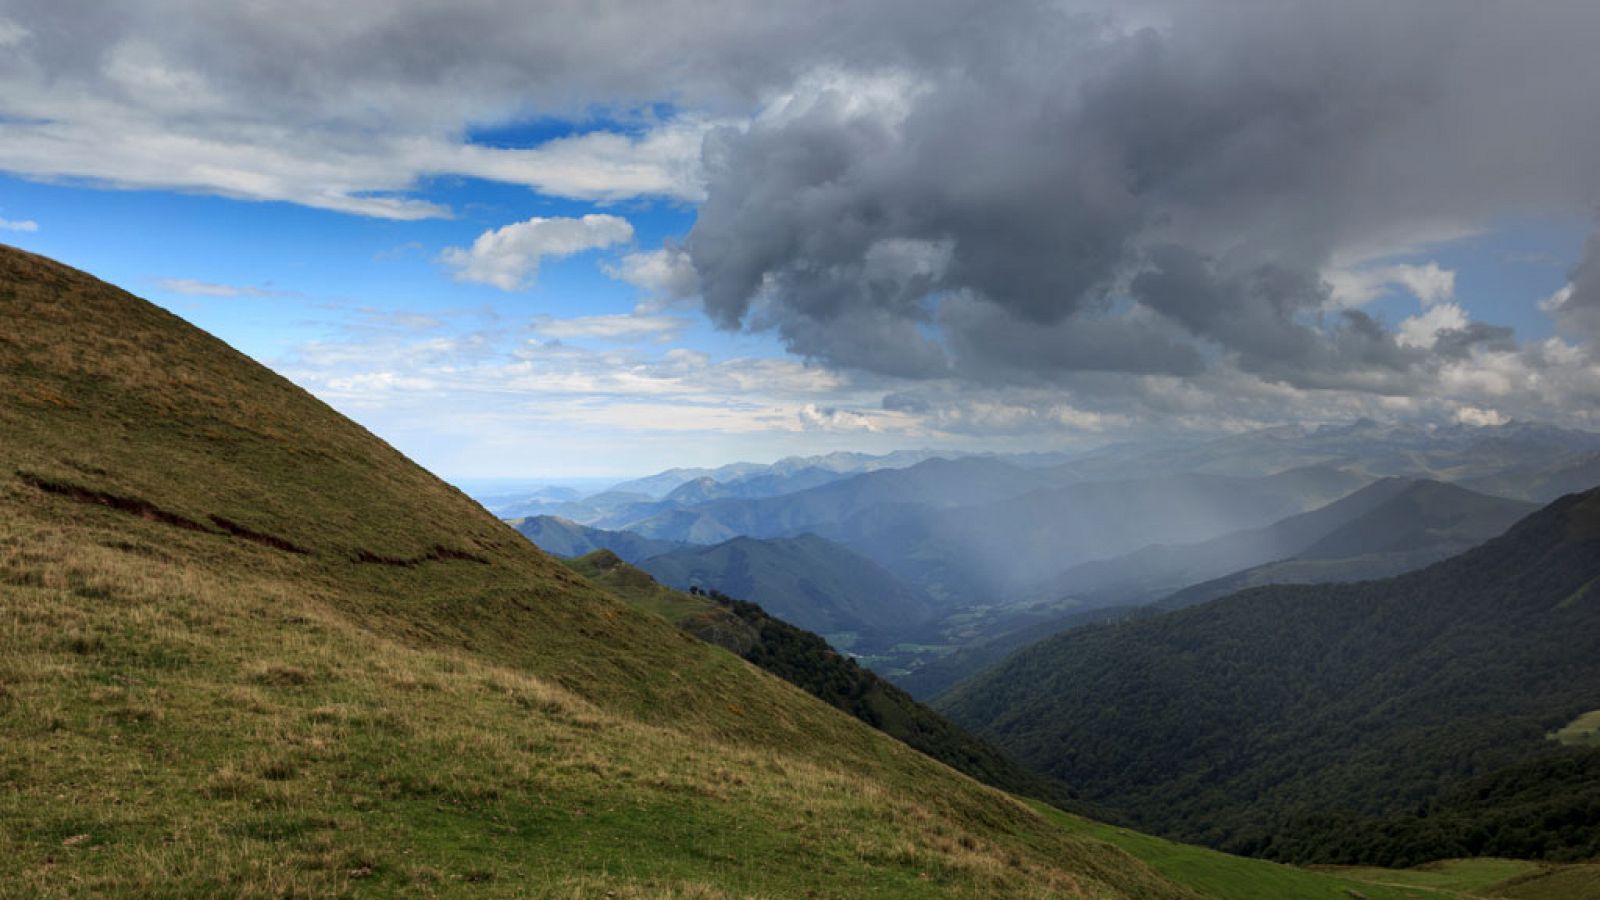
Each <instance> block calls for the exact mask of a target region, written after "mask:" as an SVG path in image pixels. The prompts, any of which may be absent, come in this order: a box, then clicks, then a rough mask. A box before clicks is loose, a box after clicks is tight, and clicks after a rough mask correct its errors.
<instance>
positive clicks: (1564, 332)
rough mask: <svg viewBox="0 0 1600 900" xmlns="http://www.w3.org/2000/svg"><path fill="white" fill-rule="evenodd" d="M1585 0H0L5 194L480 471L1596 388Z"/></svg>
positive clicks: (1051, 434) (1299, 416)
mask: <svg viewBox="0 0 1600 900" xmlns="http://www.w3.org/2000/svg"><path fill="white" fill-rule="evenodd" d="M1595 34H1600V7H1597V6H1596V5H1594V4H1592V3H1582V2H1575V0H1574V2H1552V3H1545V4H1540V5H1538V6H1537V7H1532V8H1529V7H1522V6H1514V5H1510V4H1504V5H1496V4H1480V3H1475V4H1463V3H1455V2H1444V0H1437V2H1418V3H1408V4H1385V3H1378V2H1355V3H1344V4H1318V3H1309V2H1290V3H1258V2H1244V0H1215V2H1209V3H1205V4H1180V3H1164V2H1141V3H1136V4H1128V3H1120V4H1109V3H1088V2H1085V3H1078V2H1061V3H1045V2H1022V3H1014V4H1006V5H1003V6H999V7H995V6H993V5H992V4H978V3H973V2H956V0H934V2H919V3H914V4H913V3H909V2H902V0H875V2H867V3H854V4H846V5H841V6H837V7H830V8H827V9H822V10H819V9H818V8H816V5H815V4H804V3H790V2H776V3H766V4H759V5H751V6H749V7H746V8H742V9H729V8H723V7H719V6H713V5H711V4H707V3H703V2H689V0H669V2H662V3H651V4H638V3H591V4H583V5H581V6H580V7H570V8H568V7H561V8H556V7H551V8H547V9H539V10H535V11H530V10H529V9H528V7H527V5H526V4H520V3H512V2H492V0H478V2H466V3H461V2H452V3H443V2H433V0H428V2H424V0H402V2H381V3H380V2H376V0H374V2H350V3H343V4H338V5H335V6H328V5H323V4H311V3H300V4H293V5H292V6H290V7H289V8H288V12H285V9H284V8H282V7H279V8H273V9H268V8H267V6H266V5H245V4H215V3H203V2H199V0H140V2H128V3H122V4H118V5H117V6H116V8H115V9H114V10H113V9H107V8H105V7H104V5H102V4H93V3H88V2H74V0H67V2H62V0H54V2H44V0H0V241H4V242H6V243H13V244H16V245H18V246H21V247H24V248H26V249H30V250H35V251H37V252H41V253H45V254H47V255H50V256H53V257H55V258H58V259H61V260H63V261H65V262H68V263H71V264H73V265H76V266H79V267H82V268H84V269H86V270H88V271H91V272H93V273H95V274H96V275H98V276H100V277H101V278H104V279H106V280H108V281H111V282H114V283H117V284H121V285H124V286H127V287H128V288H130V289H132V290H134V291H135V292H136V293H140V294H141V295H144V296H148V297H150V298H151V299H153V300H155V301H157V302H159V303H161V304H163V305H164V306H166V307H167V308H169V309H171V310H173V311H174V312H176V313H178V314H180V315H182V316H184V317H185V318H187V319H189V320H190V321H193V322H195V323H196V324H198V325H200V326H201V327H203V328H206V329H207V330H209V331H211V332H213V333H214V334H217V335H218V336H219V337H221V338H223V339H224V340H226V341H228V342H230V343H232V344H234V345H235V346H238V347H240V348H241V349H243V350H244V351H245V352H247V353H249V354H251V355H252V356H254V357H255V358H257V359H259V360H261V361H263V362H265V363H267V364H268V365H270V366H272V367H273V368H274V369H276V370H277V371H279V372H281V373H283V374H285V375H286V376H288V377H290V378H292V379H293V380H294V381H296V382H297V383H298V384H300V385H302V386H304V387H305V388H307V389H309V390H310V391H312V392H313V393H315V394H316V395H317V396H318V397H320V398H322V399H324V400H326V401H328V402H329V403H331V404H332V405H334V406H335V407H337V408H338V409H339V410H341V411H342V412H345V413H347V414H349V415H351V416H352V417H354V418H355V419H357V420H358V421H360V422H361V423H362V424H364V425H365V426H367V427H368V428H370V429H372V430H373V431H375V432H376V433H377V434H379V435H380V436H382V437H384V438H385V439H387V440H389V441H390V442H392V443H394V444H395V445H396V446H398V447H399V448H400V449H401V450H402V451H404V452H405V453H407V454H408V455H410V456H412V457H413V458H415V459H417V460H418V461H420V462H421V463H422V464H424V465H425V466H427V467H429V468H431V469H433V470H434V471H437V472H439V473H441V474H443V475H446V476H448V477H452V478H456V479H472V478H490V477H513V476H516V477H532V476H538V477H546V478H555V479H573V478H604V477H616V478H621V477H625V476H633V475H644V474H649V473H651V472H654V471H658V470H661V469H664V468H668V467H670V466H697V465H701V466H703V465H717V464H720V463H725V462H730V461H733V460H743V459H750V460H756V461H763V462H764V461H771V460H774V459H777V458H779V457H783V456H789V455H809V454H817V453H826V452H830V451H835V450H861V451H867V452H879V453H881V452H887V451H890V450H895V449H912V448H932V449H937V450H946V451H979V450H993V451H1019V450H1070V449H1075V448H1084V447H1090V446H1095V445H1100V444H1105V443H1109V442H1114V441H1121V440H1138V439H1150V438H1162V437H1170V436H1183V437H1189V436H1193V437H1201V436H1205V435H1213V434H1218V433H1226V432H1232V431H1244V430H1250V429H1256V428H1262V427H1270V426H1274V425H1281V424H1297V425H1305V426H1307V427H1315V426H1316V425H1319V424H1325V423H1337V422H1344V421H1349V420H1354V419H1357V418H1362V417H1367V418H1372V419H1375V420H1377V421H1381V422H1406V423H1416V424H1423V425H1426V424H1441V425H1444V424H1465V425H1471V426H1479V425H1494V424H1499V423H1504V422H1508V421H1513V420H1521V421H1532V422H1543V423H1550V424H1555V425H1560V426H1563V427H1571V428H1581V429H1596V428H1600V237H1596V236H1595V224H1596V223H1595V212H1596V210H1597V208H1600V207H1597V203H1600V167H1597V166H1596V165H1595V160H1596V159H1600V118H1597V117H1595V116H1594V115H1593V99H1592V96H1591V94H1592V86H1593V85H1594V84H1595V83H1597V82H1600V58H1597V57H1596V56H1595V54H1594V53H1593V52H1592V44H1593V36H1594V35H1595Z"/></svg>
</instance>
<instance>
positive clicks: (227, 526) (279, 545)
mask: <svg viewBox="0 0 1600 900" xmlns="http://www.w3.org/2000/svg"><path fill="white" fill-rule="evenodd" d="M210 518H211V521H212V522H214V523H215V524H216V526H217V527H218V528H221V529H222V530H223V531H226V532H227V533H229V534H231V535H233V536H234V537H236V538H244V539H245V540H247V541H255V542H256V543H258V544H263V545H265V546H268V547H271V548H273V549H274V550H282V551H283V552H285V553H299V554H301V555H302V556H304V555H306V554H309V553H310V552H311V551H310V550H307V549H306V548H304V547H302V546H300V545H299V544H296V543H294V542H293V541H290V540H286V539H284V538H281V537H278V536H277V535H275V534H267V533H266V532H264V531H256V530H255V529H253V528H248V527H246V526H244V525H240V524H239V523H238V522H235V521H232V520H231V519H224V518H223V517H221V516H211V517H210Z"/></svg>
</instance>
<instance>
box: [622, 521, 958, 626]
mask: <svg viewBox="0 0 1600 900" xmlns="http://www.w3.org/2000/svg"><path fill="white" fill-rule="evenodd" d="M639 567H640V568H641V569H643V570H645V571H646V572H649V573H650V574H651V575H653V576H654V577H656V578H657V579H659V580H660V581H662V582H663V583H665V584H667V585H669V586H672V587H676V588H679V589H681V590H686V589H688V588H689V587H691V586H694V587H700V588H703V589H707V590H711V589H715V590H719V591H721V592H723V593H725V594H728V595H730V596H734V597H741V598H748V599H749V601H750V602H752V603H755V604H757V605H759V606H761V607H762V608H763V609H766V610H768V611H769V612H771V613H772V614H773V615H775V616H777V617H778V618H780V619H783V620H784V621H787V622H792V623H794V624H795V625H798V626H800V627H801V628H804V629H806V630H808V631H815V632H819V633H823V634H834V635H837V634H841V633H853V634H855V635H856V636H857V639H859V640H863V641H868V642H870V641H873V640H878V641H881V640H882V639H883V637H882V636H883V635H885V634H892V633H896V632H898V631H900V630H903V629H905V628H906V627H908V626H914V625H916V624H917V623H919V622H923V621H926V620H927V618H928V616H929V609H928V599H927V598H926V597H924V596H922V595H921V594H919V593H918V592H917V591H916V590H914V589H913V588H911V587H909V586H907V585H906V584H904V583H903V582H901V581H900V580H899V579H897V578H895V577H894V576H893V575H891V574H889V573H888V572H887V571H885V570H884V569H883V568H882V567H880V566H879V565H877V564H876V563H874V562H872V561H871V560H869V559H867V558H865V557H863V556H861V555H859V554H857V553H854V552H852V551H850V550H848V549H846V548H844V547H841V546H839V545H838V544H835V543H833V542H832V541H826V540H823V539H822V538H819V537H817V536H816V535H812V534H804V535H801V536H799V537H793V538H772V539H767V540H756V539H754V538H745V537H741V538H734V539H733V540H731V541H726V542H724V543H721V544H718V545H716V546H714V547H684V548H682V549H679V550H675V551H673V552H671V553H667V554H664V555H662V556H656V557H652V558H650V559H646V560H644V561H643V562H641V563H639Z"/></svg>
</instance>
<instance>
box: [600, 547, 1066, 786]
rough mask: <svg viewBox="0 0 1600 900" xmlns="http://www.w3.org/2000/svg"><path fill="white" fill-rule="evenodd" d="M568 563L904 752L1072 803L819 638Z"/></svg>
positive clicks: (760, 614)
mask: <svg viewBox="0 0 1600 900" xmlns="http://www.w3.org/2000/svg"><path fill="white" fill-rule="evenodd" d="M568 565H570V566H572V568H573V569H574V570H575V571H577V572H579V573H581V574H582V575H583V576H584V577H586V578H588V579H589V580H590V581H592V582H594V583H595V584H597V585H599V586H601V587H604V588H606V589H607V590H609V591H611V592H612V593H614V594H616V595H617V596H618V597H621V598H623V599H625V600H627V601H628V602H629V603H632V604H633V605H635V606H637V607H639V608H640V609H646V610H649V611H651V612H653V613H656V614H657V615H660V616H662V617H664V618H666V619H667V620H668V621H670V622H673V623H674V624H676V625H678V626H679V627H680V628H682V629H684V630H685V631H687V632H689V633H690V634H693V635H695V636H696V637H699V638H701V639H702V640H705V641H708V642H710V643H713V644H716V645H718V646H720V647H723V648H724V649H727V650H730V651H732V652H733V653H736V654H738V655H739V656H741V657H743V658H744V659H746V660H749V661H750V662H752V663H754V664H756V665H757V666H759V667H761V668H762V669H764V670H766V671H768V672H771V673H772V674H774V675H776V676H778V677H779V678H782V679H783V680H785V681H787V682H789V683H790V684H793V685H795V686H797V687H799V688H801V689H802V690H804V691H805V692H806V693H808V694H811V695H812V696H813V697H816V698H817V699H819V700H821V701H823V702H824V703H827V704H828V705H830V706H832V707H834V708H836V709H839V710H842V711H844V712H846V713H849V714H850V715H852V716H854V717H855V718H857V719H859V720H861V721H863V722H865V723H867V724H868V725H871V726H872V727H874V728H877V729H879V730H880V731H883V732H884V733H885V734H888V735H891V736H893V737H895V738H896V739H898V740H900V741H903V742H904V743H906V744H907V745H908V746H911V747H914V748H916V749H917V750H920V751H922V752H923V753H926V754H927V755H929V756H931V757H933V758H934V759H937V760H939V761H940V762H943V763H946V764H948V765H949V766H951V767H952V768H954V769H957V770H959V771H961V772H965V773H966V774H968V775H971V776H972V777H973V778H976V779H978V780H979V781H982V782H984V783H985V784H991V785H994V786H995V787H999V788H1002V789H1004V790H1008V791H1013V792H1015V793H1019V794H1024V795H1027V796H1032V797H1038V798H1041V799H1044V800H1047V801H1049V802H1051V803H1054V804H1056V805H1058V806H1067V807H1070V806H1072V805H1073V799H1072V795H1071V792H1070V791H1069V790H1068V789H1067V786H1066V785H1064V784H1062V783H1060V782H1057V781H1051V780H1050V779H1048V778H1044V777H1041V776H1039V775H1037V774H1035V773H1033V772H1030V771H1028V770H1026V769H1023V768H1022V767H1020V766H1018V765H1017V764H1016V763H1014V762H1012V761H1011V760H1009V759H1007V758H1006V756H1005V754H1003V753H1001V752H1000V751H999V750H997V749H996V748H994V747H993V746H991V745H989V744H987V743H985V742H984V741H982V740H979V739H978V738H976V737H973V736H972V735H971V734H968V733H967V732H965V731H963V730H961V729H960V728H959V727H957V726H956V725H955V724H954V723H952V722H950V721H949V720H947V719H945V718H943V717H941V716H940V715H939V714H937V713H935V712H934V711H933V710H931V709H928V708H927V707H925V706H923V705H922V704H920V703H918V702H916V701H915V700H913V699H912V698H911V697H910V695H908V694H907V693H906V692H904V691H902V690H900V689H899V688H897V687H895V686H894V685H892V684H890V683H889V682H887V681H885V680H884V679H882V678H879V677H878V676H877V675H875V674H873V673H872V672H870V671H868V670H867V669H864V668H862V667H861V666H859V665H857V664H856V662H855V661H854V660H852V659H850V658H848V657H845V656H843V655H841V654H839V653H838V652H836V651H835V650H834V649H833V648H832V647H830V646H829V645H828V642H827V641H825V640H823V639H822V638H821V637H819V636H817V635H815V634H812V633H811V632H808V631H804V630H802V629H799V628H796V627H795V626H793V625H790V624H789V623H787V622H784V621H783V620H781V619H777V618H774V617H772V616H770V615H767V613H766V612H765V611H764V610H763V609H762V608H761V607H760V606H758V605H757V604H754V603H746V602H742V601H739V600H735V599H731V598H729V597H727V596H726V595H723V594H720V593H711V594H707V593H698V592H697V593H693V594H690V593H685V592H683V591H675V590H672V589H670V588H666V587H664V586H662V585H661V584H660V583H659V582H657V581H656V580H655V579H653V578H651V577H650V575H649V574H648V573H646V572H644V571H642V570H640V569H636V568H634V567H633V566H630V565H628V564H627V563H625V562H623V561H622V560H621V559H620V558H618V557H617V555H616V554H614V553H611V552H609V551H605V550H601V551H598V552H596V553H592V554H589V555H588V556H584V557H581V558H578V559H574V560H569V561H568Z"/></svg>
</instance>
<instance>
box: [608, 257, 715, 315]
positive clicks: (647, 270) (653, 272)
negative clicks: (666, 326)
mask: <svg viewBox="0 0 1600 900" xmlns="http://www.w3.org/2000/svg"><path fill="white" fill-rule="evenodd" d="M604 271H605V273H606V275H607V276H608V277H610V278H614V279H616V280H618V281H624V282H627V283H628V284H631V285H633V286H634V287H636V288H638V289H639V290H640V291H642V292H644V294H645V297H646V301H647V302H646V306H647V307H648V308H656V307H660V306H665V305H668V304H670V303H672V302H673V301H676V300H682V299H685V298H688V297H692V296H694V294H695V293H696V292H697V291H698V290H699V281H698V279H697V278H696V277H695V273H694V263H693V262H691V261H690V260H689V254H687V253H685V252H683V250H682V249H680V248H677V247H663V248H661V249H660V250H652V251H649V252H644V253H629V254H628V255H626V256H624V257H622V259H621V260H619V261H617V262H616V263H615V264H612V265H607V266H605V268H604Z"/></svg>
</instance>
